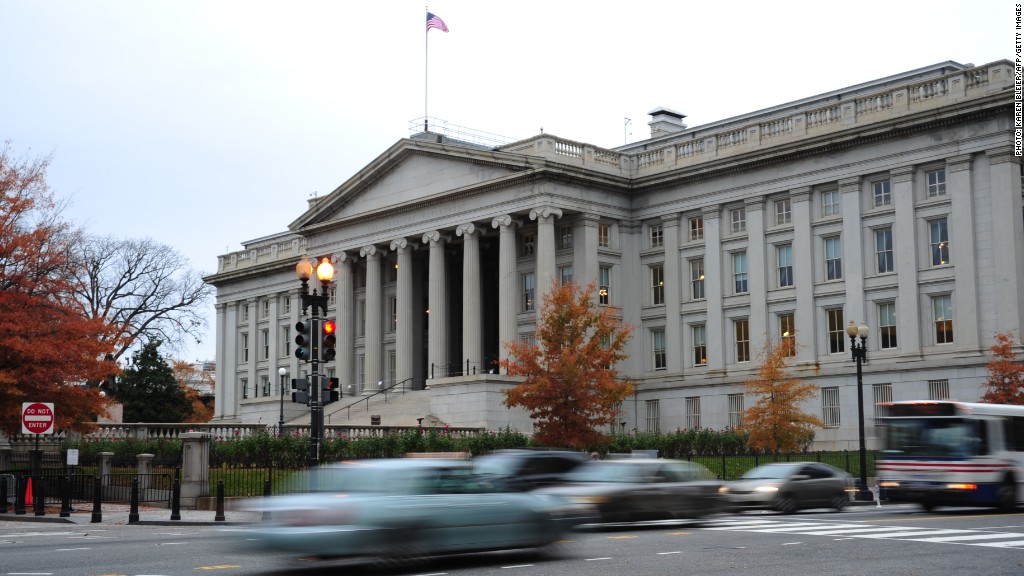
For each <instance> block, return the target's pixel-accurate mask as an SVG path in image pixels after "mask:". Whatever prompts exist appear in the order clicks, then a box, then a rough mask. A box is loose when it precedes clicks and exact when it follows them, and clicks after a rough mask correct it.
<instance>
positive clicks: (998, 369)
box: [981, 332, 1024, 405]
mask: <svg viewBox="0 0 1024 576" xmlns="http://www.w3.org/2000/svg"><path fill="white" fill-rule="evenodd" d="M995 339H996V343H995V344H993V345H992V348H991V350H992V359H991V360H990V361H989V363H988V366H987V368H988V381H986V382H985V388H986V390H985V394H983V395H982V397H981V401H982V402H988V403H991V404H1019V405H1020V404H1024V362H1022V361H1020V360H1017V352H1016V351H1015V350H1014V348H1016V347H1017V346H1018V345H1017V343H1016V342H1015V341H1014V338H1013V333H1011V332H998V333H996V335H995Z"/></svg>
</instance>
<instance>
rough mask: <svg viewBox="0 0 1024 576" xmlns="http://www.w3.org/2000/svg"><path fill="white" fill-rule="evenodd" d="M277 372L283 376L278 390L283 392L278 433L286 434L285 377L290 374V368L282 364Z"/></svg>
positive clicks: (279, 434)
mask: <svg viewBox="0 0 1024 576" xmlns="http://www.w3.org/2000/svg"><path fill="white" fill-rule="evenodd" d="M277 374H278V376H280V377H281V384H280V385H279V389H278V392H280V393H281V419H280V420H278V421H277V435H278V436H281V435H282V434H284V377H285V376H287V375H288V370H286V369H285V368H284V366H282V367H280V368H278V369H277Z"/></svg>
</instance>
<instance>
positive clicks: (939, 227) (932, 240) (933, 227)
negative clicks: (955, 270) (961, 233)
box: [928, 218, 949, 266]
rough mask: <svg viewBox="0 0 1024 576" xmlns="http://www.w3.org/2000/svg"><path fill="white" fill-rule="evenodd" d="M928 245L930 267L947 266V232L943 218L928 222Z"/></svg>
mask: <svg viewBox="0 0 1024 576" xmlns="http://www.w3.org/2000/svg"><path fill="white" fill-rule="evenodd" d="M928 245H929V246H930V247H931V254H932V266H942V265H943V264H949V230H948V228H947V227H946V219H945V218H939V219H936V220H931V221H929V222H928Z"/></svg>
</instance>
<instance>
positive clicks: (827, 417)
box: [821, 386, 840, 428]
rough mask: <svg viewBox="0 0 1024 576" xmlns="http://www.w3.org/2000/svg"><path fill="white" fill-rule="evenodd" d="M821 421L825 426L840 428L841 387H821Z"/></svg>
mask: <svg viewBox="0 0 1024 576" xmlns="http://www.w3.org/2000/svg"><path fill="white" fill-rule="evenodd" d="M821 421H822V422H824V423H825V428H839V422H840V420H839V387H838V386H828V387H825V388H822V389H821Z"/></svg>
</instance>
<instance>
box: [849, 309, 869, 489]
mask: <svg viewBox="0 0 1024 576" xmlns="http://www.w3.org/2000/svg"><path fill="white" fill-rule="evenodd" d="M846 334H847V336H849V337H850V353H851V354H853V361H854V362H856V363H857V415H858V421H857V425H858V433H859V436H858V441H859V448H860V486H858V487H857V493H856V494H855V495H854V500H857V501H858V502H870V501H872V500H874V499H875V497H874V495H873V494H872V493H871V490H869V489H868V459H867V453H866V450H865V448H864V387H863V384H862V377H863V376H862V372H861V364H863V363H864V362H866V361H867V359H868V348H867V343H868V326H867V324H861V325H860V326H857V325H855V324H854V323H853V320H850V324H849V325H848V326H847V327H846ZM858 336H859V337H860V343H859V344H858V343H857V337H858Z"/></svg>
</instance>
